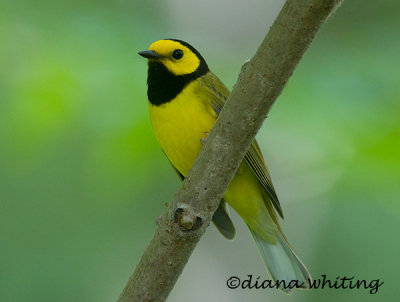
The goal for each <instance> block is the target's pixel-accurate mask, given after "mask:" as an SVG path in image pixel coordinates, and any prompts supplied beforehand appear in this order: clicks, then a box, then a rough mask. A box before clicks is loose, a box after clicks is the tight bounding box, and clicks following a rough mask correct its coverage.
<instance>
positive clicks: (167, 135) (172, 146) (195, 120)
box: [149, 81, 277, 241]
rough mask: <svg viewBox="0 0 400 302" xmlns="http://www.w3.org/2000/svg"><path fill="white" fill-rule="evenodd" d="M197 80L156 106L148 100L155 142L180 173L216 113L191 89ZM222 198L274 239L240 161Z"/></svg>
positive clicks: (258, 196)
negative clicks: (175, 95)
mask: <svg viewBox="0 0 400 302" xmlns="http://www.w3.org/2000/svg"><path fill="white" fill-rule="evenodd" d="M195 85H198V84H197V82H196V81H195V82H192V83H191V84H189V85H188V86H187V87H186V88H185V89H184V90H183V91H182V92H181V93H180V94H179V96H178V97H176V98H175V99H174V100H173V101H171V102H169V103H165V104H162V105H159V106H155V105H152V104H151V103H149V110H150V118H151V122H152V126H153V129H154V132H155V135H156V137H157V140H158V143H159V144H160V146H161V148H162V149H163V151H164V152H165V154H166V155H167V157H168V159H169V160H170V162H171V163H172V165H173V166H174V167H175V168H176V169H177V170H178V171H179V172H180V173H181V174H182V175H183V176H186V175H187V174H188V173H189V170H190V168H191V167H192V164H193V163H194V161H195V159H196V157H197V155H198V153H199V151H200V149H201V147H202V144H201V138H203V137H204V138H206V137H207V135H206V133H207V132H209V131H210V130H211V128H212V126H213V125H214V123H215V121H216V119H217V114H216V113H215V111H214V110H213V108H212V106H211V104H210V103H209V102H208V100H204V99H202V98H201V97H200V96H198V95H196V94H195V93H194V90H195ZM224 199H225V201H226V202H227V203H228V204H230V205H231V206H232V207H233V208H234V209H235V211H236V212H237V213H238V214H239V215H240V216H241V217H242V218H243V219H244V220H245V222H246V223H247V224H249V225H250V226H251V228H252V229H253V230H255V231H256V232H257V233H259V234H260V235H261V236H262V237H264V238H266V239H269V240H270V241H274V240H275V236H276V231H277V230H276V225H275V223H273V221H272V219H271V217H270V215H269V213H268V211H267V208H266V207H265V203H264V200H263V198H262V195H261V192H260V186H259V183H258V180H257V177H256V176H255V175H254V173H253V171H252V170H251V168H250V167H249V166H248V164H247V162H245V161H243V162H242V163H241V165H240V167H239V169H238V172H237V173H236V175H235V177H234V178H233V180H232V182H231V183H230V185H229V187H228V189H227V191H226V192H225V195H224Z"/></svg>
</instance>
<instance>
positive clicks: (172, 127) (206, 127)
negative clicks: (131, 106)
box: [149, 81, 217, 176]
mask: <svg viewBox="0 0 400 302" xmlns="http://www.w3.org/2000/svg"><path fill="white" fill-rule="evenodd" d="M197 85H199V83H198V81H193V82H191V83H190V84H188V85H187V86H186V87H185V88H184V89H183V90H182V92H181V93H180V94H179V95H178V96H177V97H176V98H175V99H173V100H172V101H170V102H168V103H165V104H162V105H159V106H155V105H152V104H151V103H150V102H149V111H150V119H151V123H152V125H153V128H154V132H155V135H156V137H157V140H158V143H159V144H160V146H161V148H162V149H163V151H164V152H165V154H166V155H167V157H168V159H169V160H170V162H171V163H172V164H173V165H174V167H175V168H176V169H177V170H178V171H179V172H180V173H181V174H182V175H184V176H186V175H187V174H188V172H189V170H190V168H191V166H192V164H193V162H194V161H195V159H196V157H197V155H198V153H199V151H200V149H201V146H202V145H201V138H202V137H204V138H205V137H207V135H206V134H205V133H207V132H209V131H210V130H211V128H212V126H213V125H214V123H215V120H216V118H217V115H216V113H215V112H214V110H213V108H212V106H211V104H210V103H209V101H208V100H206V99H204V96H203V97H202V96H201V95H199V94H197V93H196V92H197V91H199V89H197Z"/></svg>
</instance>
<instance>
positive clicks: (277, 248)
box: [249, 227, 311, 294]
mask: <svg viewBox="0 0 400 302" xmlns="http://www.w3.org/2000/svg"><path fill="white" fill-rule="evenodd" d="M249 230H250V232H251V234H252V235H253V238H254V241H255V242H256V244H257V247H258V249H259V250H260V252H261V255H262V258H263V260H264V263H265V266H266V268H267V270H268V272H269V274H270V275H271V277H272V279H273V280H274V281H275V282H277V284H279V288H280V289H281V290H283V291H285V292H286V293H288V294H290V293H291V292H292V291H293V290H294V289H295V288H296V287H295V284H294V282H296V281H292V280H297V284H298V285H301V287H300V288H303V289H307V288H309V282H310V281H311V276H310V273H309V272H308V270H307V268H306V267H305V266H304V264H303V263H302V262H301V261H300V259H299V258H298V257H297V256H296V254H295V253H294V251H293V250H292V248H291V247H290V246H289V244H288V242H287V241H286V240H285V238H284V237H283V235H282V234H281V233H280V232H278V234H279V235H278V240H277V242H276V243H274V244H273V243H269V242H267V241H266V240H264V239H263V238H262V237H261V236H259V235H258V234H257V233H256V232H254V231H253V230H252V229H251V228H250V227H249ZM291 281H292V283H291V284H292V286H293V287H292V288H290V286H289V284H290V282H291Z"/></svg>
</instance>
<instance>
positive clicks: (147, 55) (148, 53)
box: [138, 50, 163, 59]
mask: <svg viewBox="0 0 400 302" xmlns="http://www.w3.org/2000/svg"><path fill="white" fill-rule="evenodd" d="M138 54H139V55H141V56H142V57H144V58H147V59H161V58H163V56H161V55H159V54H158V53H156V52H155V51H153V50H143V51H139V52H138Z"/></svg>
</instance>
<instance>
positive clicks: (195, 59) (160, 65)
mask: <svg viewBox="0 0 400 302" xmlns="http://www.w3.org/2000/svg"><path fill="white" fill-rule="evenodd" d="M139 55H141V56H142V57H145V58H147V59H148V77H147V85H148V89H147V96H148V105H149V111H150V119H151V123H152V126H153V129H154V132H155V135H156V137H157V140H158V143H159V144H160V145H161V148H162V150H163V151H164V153H165V155H166V156H167V157H168V159H169V161H170V162H171V164H172V166H173V167H174V168H175V170H176V172H177V173H178V175H179V176H180V177H181V179H183V178H184V177H185V176H186V175H187V174H188V172H189V170H190V168H191V166H192V164H193V163H194V161H195V159H196V157H197V155H198V153H199V151H200V149H201V147H202V141H203V140H204V139H205V138H206V136H207V134H208V133H209V131H210V130H211V128H212V127H213V125H214V123H215V121H216V119H217V117H218V114H219V113H220V111H221V109H222V107H223V106H224V103H225V100H226V99H227V98H228V96H229V94H230V92H229V90H228V89H227V88H226V87H225V85H224V84H223V83H222V82H221V81H220V80H219V79H218V77H217V76H215V75H214V74H213V73H212V72H211V71H210V70H209V68H208V66H207V63H206V61H205V60H204V58H203V57H202V56H201V55H200V53H199V52H198V51H197V50H196V49H195V48H193V47H192V46H191V45H190V44H188V43H187V42H184V41H181V40H175V39H165V40H159V41H156V42H154V43H153V44H151V46H150V47H149V49H148V50H144V51H141V52H139ZM225 202H227V203H228V204H229V205H230V206H231V207H232V208H233V209H234V210H235V211H236V212H237V213H238V214H239V215H240V216H241V217H242V218H243V220H244V221H245V223H246V224H247V226H248V228H249V230H250V233H251V234H252V236H253V238H254V240H255V242H256V244H257V246H258V249H259V250H260V252H261V255H262V257H263V260H264V263H265V265H266V268H267V271H268V272H269V273H270V275H271V277H272V279H273V280H275V281H279V282H280V283H279V288H281V289H282V290H284V291H286V292H291V290H292V288H290V286H289V283H290V282H292V283H291V284H292V285H293V282H294V284H296V287H300V288H308V287H309V281H308V279H311V277H310V274H309V272H308V271H307V269H306V267H305V266H304V265H303V263H302V262H301V261H300V259H299V258H298V257H297V256H296V254H295V253H294V251H293V249H292V248H291V246H290V244H289V242H288V241H287V239H286V237H285V235H284V234H283V232H282V229H281V227H280V224H279V221H278V217H277V214H276V213H278V214H279V216H280V217H281V218H283V214H282V209H281V206H280V203H279V200H278V197H277V195H276V193H275V190H274V187H273V185H272V182H271V178H270V176H269V173H268V169H267V166H266V164H265V161H264V158H263V155H262V153H261V150H260V147H259V146H258V143H257V141H256V140H254V141H253V143H252V144H251V146H250V148H249V150H248V152H247V154H246V156H245V158H244V160H243V161H242V163H241V164H240V167H239V169H238V171H237V173H236V174H235V176H234V178H233V180H232V181H231V183H230V185H229V187H228V189H227V190H226V192H225V194H224V197H223V199H222V200H221V203H220V206H219V208H218V209H217V211H216V212H215V214H214V216H213V222H214V224H215V225H216V227H217V228H218V229H219V231H220V232H221V233H222V234H223V235H224V236H225V237H227V238H228V239H232V238H233V237H234V236H235V228H234V226H233V223H232V221H231V219H230V218H229V215H228V212H227V208H226V204H225ZM296 280H297V281H296Z"/></svg>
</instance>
